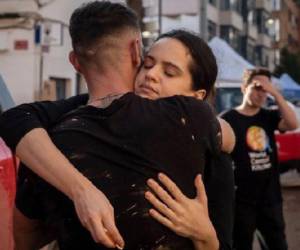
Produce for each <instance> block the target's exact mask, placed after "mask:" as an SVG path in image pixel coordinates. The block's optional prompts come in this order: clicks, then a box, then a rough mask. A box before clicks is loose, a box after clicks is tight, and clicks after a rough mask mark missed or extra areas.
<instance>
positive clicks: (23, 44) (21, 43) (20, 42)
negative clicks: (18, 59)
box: [14, 40, 28, 50]
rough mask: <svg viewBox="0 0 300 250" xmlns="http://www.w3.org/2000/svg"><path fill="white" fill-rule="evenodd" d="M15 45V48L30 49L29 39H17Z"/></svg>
mask: <svg viewBox="0 0 300 250" xmlns="http://www.w3.org/2000/svg"><path fill="white" fill-rule="evenodd" d="M14 47H15V50H28V41H27V40H16V41H15V46H14Z"/></svg>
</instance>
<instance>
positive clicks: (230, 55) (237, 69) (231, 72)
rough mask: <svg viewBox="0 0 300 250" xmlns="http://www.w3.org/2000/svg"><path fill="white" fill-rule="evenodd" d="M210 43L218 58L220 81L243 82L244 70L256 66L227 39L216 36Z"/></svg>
mask: <svg viewBox="0 0 300 250" xmlns="http://www.w3.org/2000/svg"><path fill="white" fill-rule="evenodd" d="M208 44H209V46H210V48H211V49H212V51H213V53H214V55H215V56H216V59H217V64H218V67H219V72H218V81H219V82H224V83H226V82H228V83H230V82H236V83H241V81H242V77H243V72H244V70H245V69H248V68H253V67H254V65H252V64H251V63H250V62H248V61H247V60H246V59H244V58H243V57H242V56H240V55H239V54H238V53H237V52H236V51H235V50H234V49H233V48H232V47H231V46H230V45H229V44H228V43H227V42H226V41H225V40H223V39H221V38H219V37H214V38H213V39H211V40H210V42H209V43H208Z"/></svg>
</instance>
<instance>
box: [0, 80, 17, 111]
mask: <svg viewBox="0 0 300 250" xmlns="http://www.w3.org/2000/svg"><path fill="white" fill-rule="evenodd" d="M13 106H15V104H14V101H13V99H12V97H11V95H10V93H9V90H8V88H7V87H6V85H5V83H4V80H3V78H2V77H1V75H0V109H1V110H2V111H5V110H7V109H9V108H12V107H13Z"/></svg>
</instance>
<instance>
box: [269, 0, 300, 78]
mask: <svg viewBox="0 0 300 250" xmlns="http://www.w3.org/2000/svg"><path fill="white" fill-rule="evenodd" d="M299 2H300V0H299ZM283 73H287V74H289V75H290V76H291V77H292V78H293V79H294V80H295V81H296V82H298V83H300V53H299V52H298V53H290V52H289V51H288V49H287V48H283V49H282V50H281V51H280V64H279V65H278V66H277V67H276V68H275V71H274V75H275V76H278V77H279V76H281V75H282V74H283Z"/></svg>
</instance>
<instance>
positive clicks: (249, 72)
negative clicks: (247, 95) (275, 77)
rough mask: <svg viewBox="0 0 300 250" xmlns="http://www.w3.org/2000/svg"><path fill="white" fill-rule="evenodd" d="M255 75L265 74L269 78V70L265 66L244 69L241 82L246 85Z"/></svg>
mask: <svg viewBox="0 0 300 250" xmlns="http://www.w3.org/2000/svg"><path fill="white" fill-rule="evenodd" d="M255 76H266V77H268V78H269V79H271V72H270V70H268V69H267V68H263V67H257V68H254V69H246V70H245V71H244V75H243V84H244V85H248V84H250V83H251V82H252V79H253V78H254V77H255Z"/></svg>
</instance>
